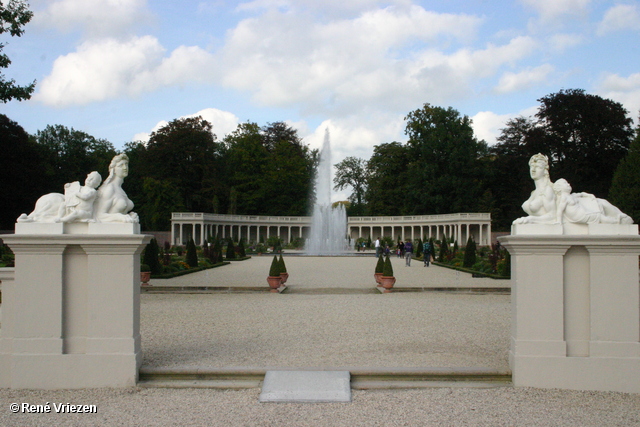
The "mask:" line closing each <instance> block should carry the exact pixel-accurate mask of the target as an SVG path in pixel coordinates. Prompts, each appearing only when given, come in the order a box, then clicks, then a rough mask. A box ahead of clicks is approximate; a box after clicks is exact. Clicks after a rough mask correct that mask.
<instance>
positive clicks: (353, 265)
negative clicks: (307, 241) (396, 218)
mask: <svg viewBox="0 0 640 427" xmlns="http://www.w3.org/2000/svg"><path fill="white" fill-rule="evenodd" d="M272 259H273V256H269V255H263V256H254V257H252V258H251V259H249V260H246V261H234V262H232V263H231V265H227V266H224V267H220V268H213V269H209V270H204V271H202V272H198V273H194V274H187V275H185V276H180V277H176V278H173V279H155V280H151V282H150V283H151V284H152V285H153V286H158V287H161V286H230V287H243V286H247V287H255V286H265V287H266V286H267V281H266V278H267V275H268V273H269V266H270V265H271V261H272ZM284 260H285V263H286V265H287V271H288V272H289V275H290V276H289V280H288V281H287V286H288V287H290V288H292V289H295V288H318V287H321V288H360V289H365V288H371V289H373V288H375V282H374V280H373V273H374V271H375V266H376V258H375V257H374V256H355V257H307V256H287V255H285V257H284ZM391 262H392V264H393V271H394V275H395V277H396V279H397V282H396V286H398V287H510V286H511V281H510V280H494V279H489V278H472V277H471V274H469V273H461V272H459V271H455V270H451V269H448V268H444V267H438V266H434V265H432V266H430V267H423V264H422V262H420V261H416V260H413V261H412V262H411V267H405V261H404V259H402V258H397V257H395V256H392V257H391Z"/></svg>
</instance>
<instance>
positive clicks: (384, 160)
mask: <svg viewBox="0 0 640 427" xmlns="http://www.w3.org/2000/svg"><path fill="white" fill-rule="evenodd" d="M538 101H539V102H540V108H539V110H538V113H537V114H536V116H535V117H532V118H526V117H518V118H516V119H513V120H510V121H508V122H507V124H506V126H505V128H504V129H502V132H501V134H500V136H499V137H498V141H497V143H496V144H495V145H493V146H488V145H487V144H486V143H485V142H484V141H479V140H478V139H477V138H476V137H475V136H474V133H473V129H472V127H471V120H470V119H469V118H468V117H467V116H461V115H460V114H459V113H458V112H457V111H456V110H454V109H452V108H442V107H434V106H431V105H429V104H425V105H424V106H423V107H422V108H420V109H418V110H415V111H412V112H410V113H409V114H408V115H407V117H406V118H405V119H406V129H405V133H406V134H407V136H408V138H409V140H408V142H407V143H406V144H401V143H399V142H391V143H385V144H380V145H377V146H375V148H374V152H373V155H372V156H371V158H370V159H369V160H364V159H359V158H354V157H348V158H346V159H345V160H343V161H342V162H340V163H339V164H337V165H336V167H337V173H336V177H335V180H334V184H335V189H336V190H343V189H345V188H351V189H352V191H353V192H352V194H351V196H350V197H349V201H350V206H349V209H348V213H349V214H351V215H408V214H445V213H453V212H491V214H492V219H493V226H494V228H495V229H498V230H507V229H508V227H509V226H510V224H511V222H512V221H513V220H514V219H515V218H517V217H519V216H523V215H524V213H523V212H522V210H521V208H520V206H521V204H522V202H523V201H525V200H526V199H527V198H528V197H529V193H530V191H531V190H532V189H533V183H532V181H531V178H530V177H529V168H528V165H527V163H528V160H529V158H530V157H531V156H532V155H533V154H536V153H543V154H546V155H547V156H549V160H550V174H551V178H552V180H554V181H555V180H556V179H558V178H565V179H567V181H569V182H570V183H571V185H572V187H573V188H574V189H575V191H577V192H588V193H592V194H594V195H596V196H597V197H600V198H608V199H609V200H610V201H611V202H612V203H614V204H616V205H617V206H619V207H620V208H621V209H622V210H623V211H624V212H626V213H628V214H629V215H631V216H632V217H634V219H636V220H640V197H638V196H640V190H638V188H639V186H640V162H639V161H638V160H640V159H638V156H640V139H639V138H640V128H639V129H636V130H635V131H634V129H633V125H632V120H631V118H629V117H628V116H627V114H628V112H627V111H626V110H625V109H624V108H623V107H622V105H621V104H620V103H617V102H615V101H612V100H608V99H603V98H601V97H599V96H596V95H590V94H587V93H585V92H584V91H583V90H579V89H572V90H562V91H560V92H558V93H555V94H551V95H548V96H545V97H543V98H541V99H539V100H538Z"/></svg>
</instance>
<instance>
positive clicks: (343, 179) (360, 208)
mask: <svg viewBox="0 0 640 427" xmlns="http://www.w3.org/2000/svg"><path fill="white" fill-rule="evenodd" d="M335 167H336V176H335V178H333V183H334V184H335V186H334V187H333V189H334V190H337V191H340V190H344V189H345V188H347V187H351V188H352V189H353V191H352V193H351V195H349V201H350V202H351V205H350V207H349V209H348V212H347V213H348V214H349V215H364V213H365V200H366V199H365V194H366V191H367V181H368V179H369V166H368V162H367V161H366V160H364V159H360V158H358V157H347V158H345V159H344V160H343V161H341V162H340V163H338V164H336V165H335Z"/></svg>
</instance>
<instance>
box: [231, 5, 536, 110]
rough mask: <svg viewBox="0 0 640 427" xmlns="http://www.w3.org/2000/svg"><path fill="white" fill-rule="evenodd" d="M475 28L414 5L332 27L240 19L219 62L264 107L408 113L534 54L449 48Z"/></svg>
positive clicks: (525, 47)
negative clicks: (371, 107) (380, 107)
mask: <svg viewBox="0 0 640 427" xmlns="http://www.w3.org/2000/svg"><path fill="white" fill-rule="evenodd" d="M480 23H481V19H479V18H476V17H472V16H469V15H452V14H437V13H433V12H428V11H425V10H424V9H423V8H421V7H418V6H412V7H411V8H391V7H388V8H385V9H380V10H376V11H373V12H367V13H364V14H362V15H361V16H359V17H358V18H357V19H353V20H346V19H343V20H336V21H331V22H329V23H316V22H312V21H310V20H308V19H306V18H305V17H304V16H296V15H293V14H285V13H279V12H273V11H272V12H269V13H268V14H266V15H264V16H262V17H260V18H251V19H246V20H244V21H242V22H240V23H239V24H238V26H237V27H236V28H235V29H234V30H233V31H231V32H230V33H229V37H228V39H227V43H226V46H225V47H224V49H223V52H222V60H221V61H220V63H221V65H222V68H223V69H224V77H223V80H222V81H223V83H224V84H225V85H226V86H228V87H233V88H235V89H240V90H244V91H248V92H252V93H253V99H254V100H255V101H256V102H257V103H259V104H260V105H265V106H287V107H288V106H291V105H295V104H302V103H303V104H304V105H305V107H304V108H305V109H306V110H305V111H304V113H313V114H328V113H333V114H337V113H341V114H350V113H352V112H353V111H355V110H357V109H360V108H362V107H363V106H365V105H368V104H372V103H380V102H383V103H384V104H385V105H386V107H387V108H389V109H392V110H394V111H406V109H407V108H411V107H412V106H415V105H417V104H421V103H422V102H424V101H425V99H428V100H429V101H430V102H434V103H435V102H442V101H445V100H450V99H451V98H450V97H451V96H454V97H455V96H458V97H462V96H468V94H469V93H470V90H469V86H470V83H471V82H472V81H474V80H477V79H479V78H486V77H489V76H492V75H494V74H495V73H496V72H497V71H498V69H499V68H500V67H501V66H502V65H504V64H512V65H513V64H515V63H516V62H517V61H518V60H521V59H522V58H524V57H526V56H528V55H530V54H531V53H532V51H534V50H535V49H536V48H537V43H536V42H535V41H534V40H533V39H532V38H529V37H516V38H514V39H513V40H511V41H510V42H509V43H508V44H506V45H502V46H495V45H488V46H487V47H486V48H484V49H479V50H472V49H464V48H461V49H458V50H455V49H453V48H452V46H455V45H459V44H460V43H459V42H462V41H466V40H468V39H471V38H473V37H474V36H475V33H476V30H477V27H478V26H479V25H480ZM443 40H446V41H447V42H446V43H444V42H443ZM409 48H411V50H412V52H411V53H408V52H407V50H408V49H409ZM444 49H446V50H450V51H451V52H452V53H446V52H445V51H444Z"/></svg>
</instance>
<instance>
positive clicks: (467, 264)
mask: <svg viewBox="0 0 640 427" xmlns="http://www.w3.org/2000/svg"><path fill="white" fill-rule="evenodd" d="M475 263H476V242H474V241H473V239H472V238H471V236H469V240H467V247H466V248H465V250H464V262H463V263H462V266H463V267H464V268H471V267H472V266H473V264H475Z"/></svg>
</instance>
